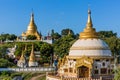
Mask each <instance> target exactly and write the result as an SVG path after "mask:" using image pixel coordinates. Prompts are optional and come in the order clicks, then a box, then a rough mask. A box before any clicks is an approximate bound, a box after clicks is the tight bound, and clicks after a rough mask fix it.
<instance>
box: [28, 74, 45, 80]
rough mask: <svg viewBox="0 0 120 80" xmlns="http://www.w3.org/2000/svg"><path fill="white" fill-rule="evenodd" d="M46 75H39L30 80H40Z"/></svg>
mask: <svg viewBox="0 0 120 80" xmlns="http://www.w3.org/2000/svg"><path fill="white" fill-rule="evenodd" d="M45 75H46V74H40V75H38V76H35V77H32V78H31V79H30V80H36V79H38V78H40V77H43V76H45Z"/></svg>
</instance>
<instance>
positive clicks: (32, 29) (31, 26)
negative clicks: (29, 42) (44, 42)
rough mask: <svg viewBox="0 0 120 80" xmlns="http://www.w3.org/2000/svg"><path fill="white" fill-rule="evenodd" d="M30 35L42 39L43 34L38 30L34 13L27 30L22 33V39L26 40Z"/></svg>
mask: <svg viewBox="0 0 120 80" xmlns="http://www.w3.org/2000/svg"><path fill="white" fill-rule="evenodd" d="M28 35H34V36H36V38H37V40H41V35H40V34H39V32H38V31H37V26H36V24H35V22H34V14H33V13H32V14H31V19H30V23H29V25H28V28H27V31H26V32H23V33H22V35H21V36H22V39H23V40H26V39H27V36H28Z"/></svg>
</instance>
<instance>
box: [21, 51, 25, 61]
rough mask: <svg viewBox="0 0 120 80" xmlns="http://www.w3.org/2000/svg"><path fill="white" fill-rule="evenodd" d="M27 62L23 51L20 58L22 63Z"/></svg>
mask: <svg viewBox="0 0 120 80" xmlns="http://www.w3.org/2000/svg"><path fill="white" fill-rule="evenodd" d="M24 60H25V56H24V52H23V51H22V54H21V57H20V61H24Z"/></svg>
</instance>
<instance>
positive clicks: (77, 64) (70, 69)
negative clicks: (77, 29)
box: [46, 9, 114, 80]
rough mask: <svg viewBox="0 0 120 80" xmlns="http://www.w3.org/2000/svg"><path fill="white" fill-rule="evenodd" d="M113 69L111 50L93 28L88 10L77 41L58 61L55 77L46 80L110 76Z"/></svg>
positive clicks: (48, 76)
mask: <svg viewBox="0 0 120 80" xmlns="http://www.w3.org/2000/svg"><path fill="white" fill-rule="evenodd" d="M113 68H114V58H113V56H112V53H111V50H110V48H109V46H108V45H107V44H106V43H105V42H104V41H103V40H101V39H100V38H99V36H98V35H97V32H96V30H95V28H93V24H92V19H91V11H90V9H89V10H88V20H87V23H86V27H85V29H84V30H83V32H81V33H80V35H79V39H78V40H77V41H76V42H75V43H74V44H73V45H72V46H71V48H70V50H69V54H68V55H66V56H64V57H63V58H62V59H60V60H59V62H58V70H57V74H56V76H55V75H50V74H47V76H46V78H47V79H46V80H64V79H61V78H59V77H61V76H62V77H64V78H69V80H78V78H93V77H100V76H110V75H112V74H113V73H112V70H113ZM75 78H76V79H75ZM65 80H68V79H65ZM85 80H86V79H85Z"/></svg>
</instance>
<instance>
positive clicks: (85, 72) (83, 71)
mask: <svg viewBox="0 0 120 80" xmlns="http://www.w3.org/2000/svg"><path fill="white" fill-rule="evenodd" d="M78 77H79V78H86V77H89V68H88V67H86V66H80V67H78Z"/></svg>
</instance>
